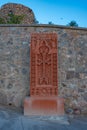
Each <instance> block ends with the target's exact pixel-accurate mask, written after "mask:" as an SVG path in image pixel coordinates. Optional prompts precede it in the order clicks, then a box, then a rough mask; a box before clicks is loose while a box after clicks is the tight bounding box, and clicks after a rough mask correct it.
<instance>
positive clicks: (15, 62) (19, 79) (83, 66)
mask: <svg viewBox="0 0 87 130" xmlns="http://www.w3.org/2000/svg"><path fill="white" fill-rule="evenodd" d="M5 26H6V25H5ZM5 26H4V25H3V26H0V92H1V93H2V96H1V97H3V99H4V102H3V100H2V99H1V100H0V103H5V104H9V103H12V105H14V106H19V107H21V106H22V105H23V99H24V98H25V96H26V95H29V62H30V59H29V57H30V54H29V53H30V33H32V32H56V33H57V34H58V50H59V51H58V86H59V87H58V89H59V91H58V93H59V96H62V97H64V98H65V106H66V107H65V108H66V110H68V108H71V109H72V110H74V109H76V108H78V109H80V110H81V113H85V114H87V113H86V112H87V99H86V93H87V29H79V28H77V29H73V28H62V27H54V26H50V27H49V26H48V27H47V26H41V25H40V27H39V25H38V26H37V27H36V26H20V27H19V26H15V27H14V26H12V25H11V26H7V27H5ZM67 98H68V100H69V101H67V100H66V99H67ZM17 100H18V101H17Z"/></svg>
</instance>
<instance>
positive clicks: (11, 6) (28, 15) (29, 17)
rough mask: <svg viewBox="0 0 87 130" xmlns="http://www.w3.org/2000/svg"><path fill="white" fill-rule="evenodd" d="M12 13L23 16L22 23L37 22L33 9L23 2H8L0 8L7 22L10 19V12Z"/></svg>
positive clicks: (0, 15)
mask: <svg viewBox="0 0 87 130" xmlns="http://www.w3.org/2000/svg"><path fill="white" fill-rule="evenodd" d="M11 13H12V14H14V15H19V16H23V20H22V21H21V24H32V23H34V22H35V21H34V20H35V16H34V13H33V11H32V9H30V8H29V7H26V6H24V5H22V4H16V3H7V4H5V5H3V6H2V7H1V8H0V18H4V20H5V22H6V23H7V21H8V20H9V16H8V14H11Z"/></svg>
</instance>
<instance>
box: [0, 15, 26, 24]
mask: <svg viewBox="0 0 87 130" xmlns="http://www.w3.org/2000/svg"><path fill="white" fill-rule="evenodd" d="M23 18H24V15H14V14H8V18H7V20H5V19H4V18H0V24H21V22H22V20H23Z"/></svg>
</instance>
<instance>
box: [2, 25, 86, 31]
mask: <svg viewBox="0 0 87 130" xmlns="http://www.w3.org/2000/svg"><path fill="white" fill-rule="evenodd" d="M0 27H47V28H60V29H70V30H84V31H87V28H85V27H70V26H69V27H68V26H64V25H49V24H0Z"/></svg>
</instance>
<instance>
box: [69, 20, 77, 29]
mask: <svg viewBox="0 0 87 130" xmlns="http://www.w3.org/2000/svg"><path fill="white" fill-rule="evenodd" d="M67 26H72V27H78V24H77V23H76V21H75V20H72V21H71V22H70V23H68V24H67Z"/></svg>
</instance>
